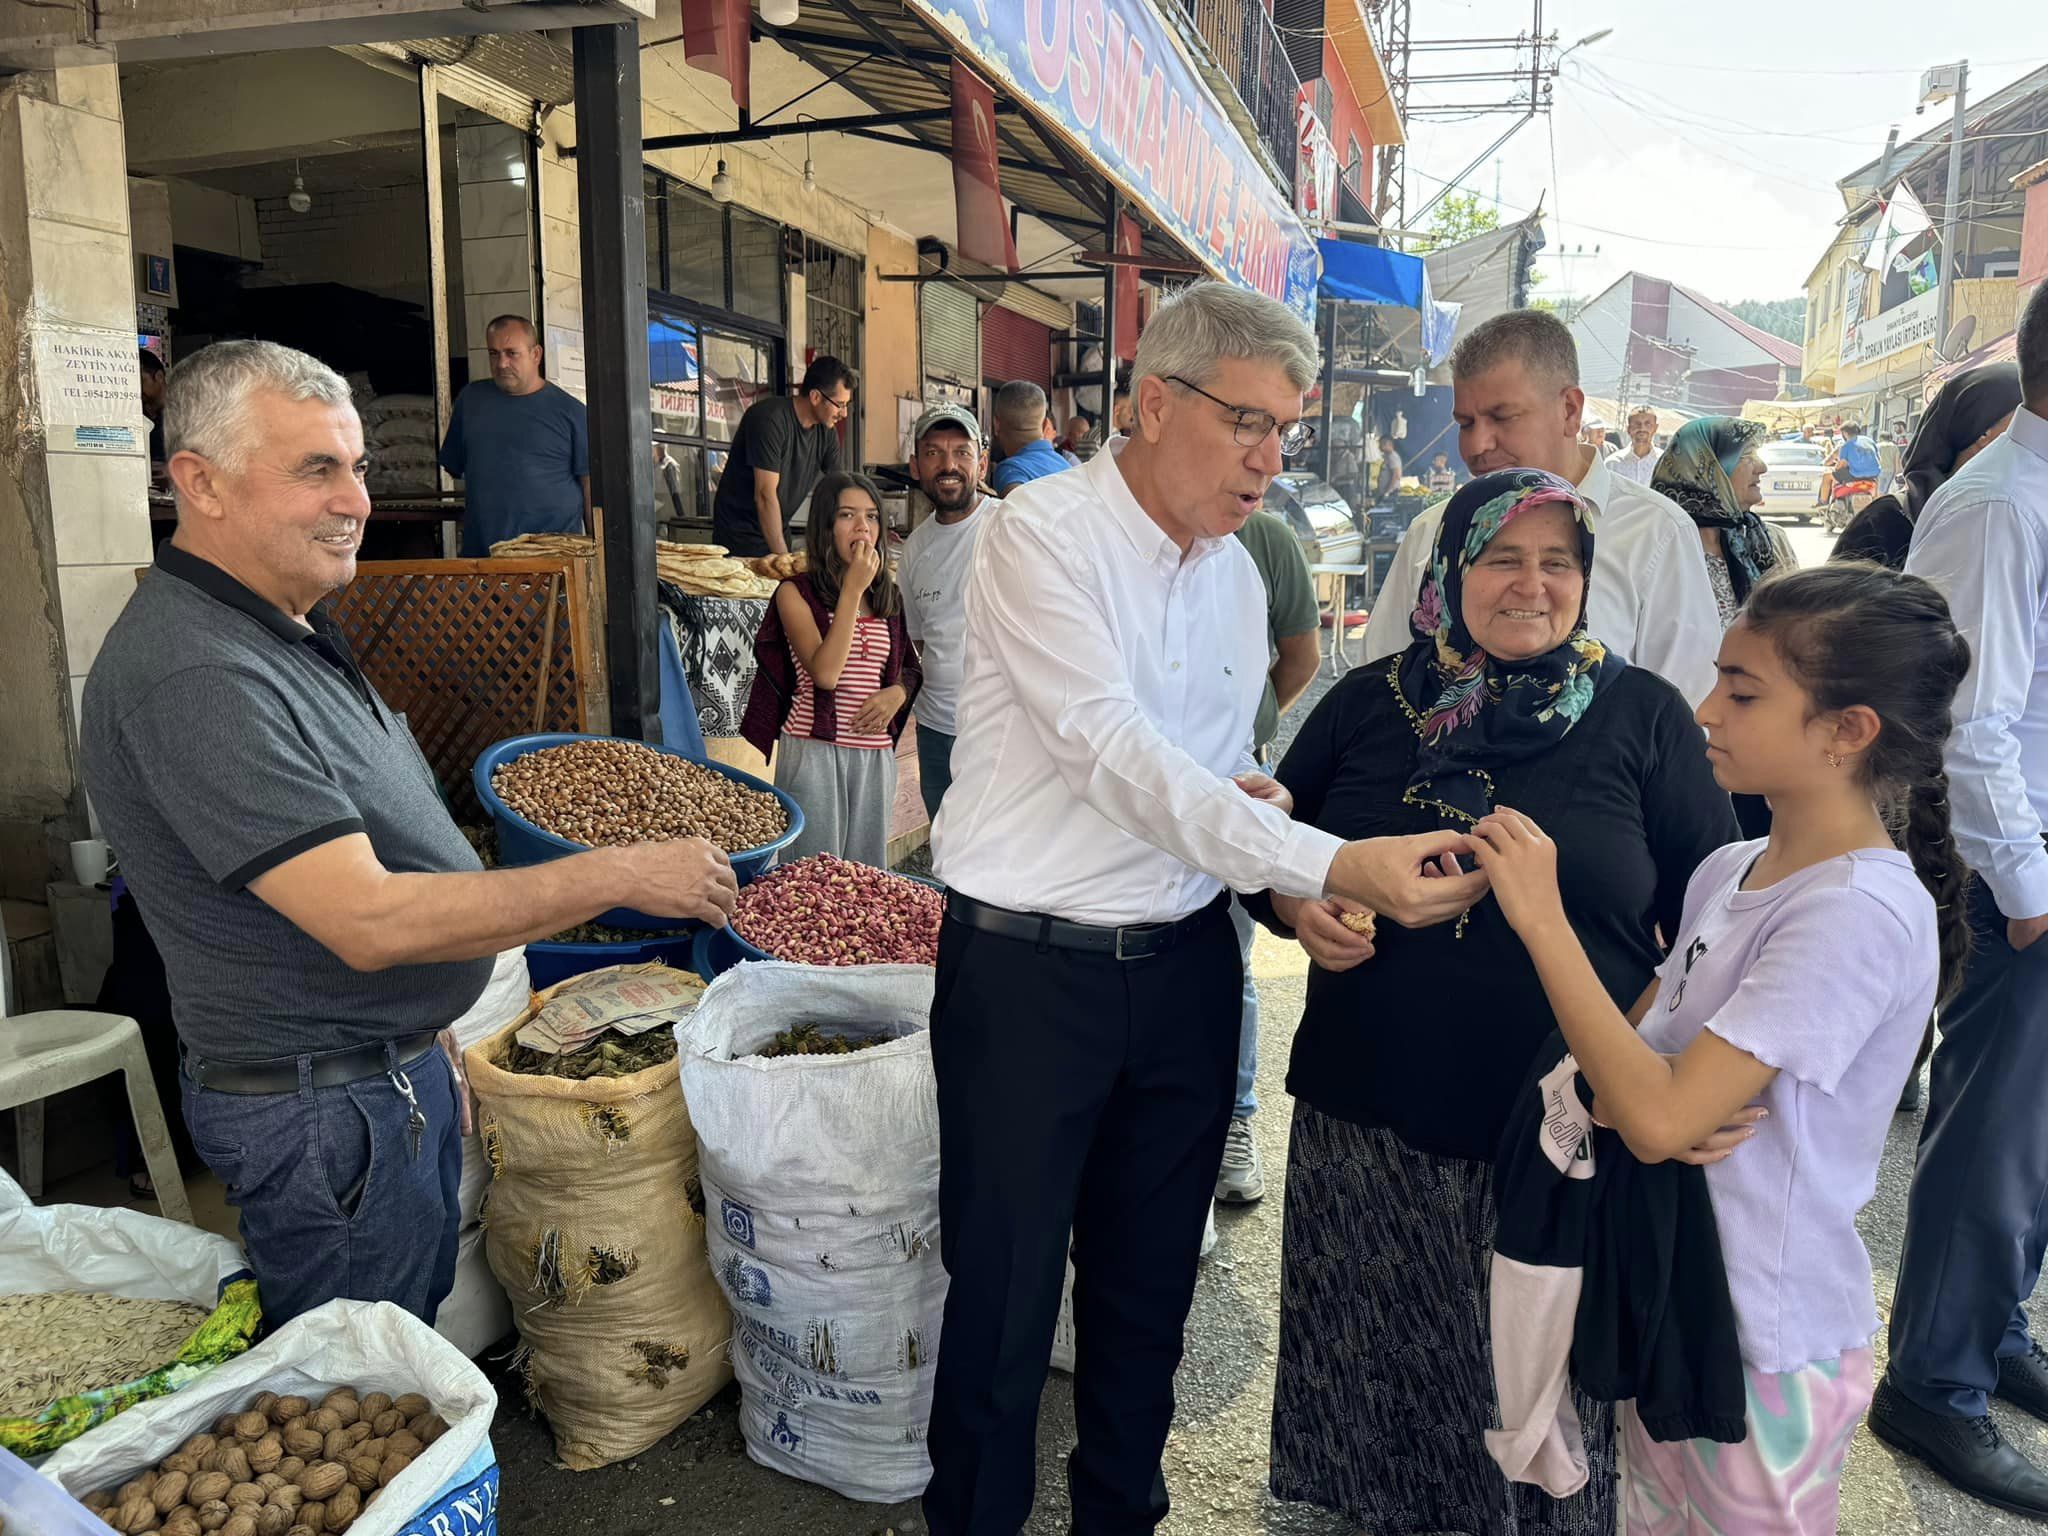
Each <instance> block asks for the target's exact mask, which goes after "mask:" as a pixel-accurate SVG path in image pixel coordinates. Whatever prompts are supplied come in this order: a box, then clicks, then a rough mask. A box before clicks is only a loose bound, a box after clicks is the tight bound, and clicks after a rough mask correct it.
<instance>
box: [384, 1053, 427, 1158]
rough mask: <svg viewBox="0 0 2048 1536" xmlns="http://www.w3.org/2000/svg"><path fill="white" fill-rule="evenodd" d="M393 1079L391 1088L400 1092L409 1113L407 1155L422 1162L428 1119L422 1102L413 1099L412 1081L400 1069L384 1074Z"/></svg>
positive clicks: (406, 1142) (406, 1137) (406, 1127)
mask: <svg viewBox="0 0 2048 1536" xmlns="http://www.w3.org/2000/svg"><path fill="white" fill-rule="evenodd" d="M384 1075H385V1076H386V1077H388V1078H390V1079H391V1086H392V1087H394V1088H396V1089H397V1090H398V1096H399V1097H400V1098H402V1099H404V1100H405V1103H406V1108H407V1110H408V1111H409V1113H408V1114H407V1115H406V1117H405V1145H406V1152H407V1155H408V1156H409V1157H410V1158H411V1159H412V1161H414V1162H418V1161H419V1160H420V1139H421V1138H422V1137H423V1136H425V1135H426V1131H427V1117H426V1115H425V1113H424V1112H422V1110H421V1109H420V1101H419V1100H418V1099H416V1098H414V1097H413V1092H412V1079H411V1078H409V1077H407V1076H406V1075H405V1073H404V1072H403V1071H402V1070H401V1069H400V1068H398V1067H395V1066H394V1067H392V1068H391V1069H390V1070H389V1071H387V1072H386V1073H385V1074H384Z"/></svg>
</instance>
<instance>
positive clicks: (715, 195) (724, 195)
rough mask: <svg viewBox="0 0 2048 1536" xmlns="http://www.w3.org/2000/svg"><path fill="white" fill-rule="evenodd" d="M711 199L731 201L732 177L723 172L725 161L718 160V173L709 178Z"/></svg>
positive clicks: (714, 200) (721, 201) (720, 201)
mask: <svg viewBox="0 0 2048 1536" xmlns="http://www.w3.org/2000/svg"><path fill="white" fill-rule="evenodd" d="M711 200H712V201H713V202H714V203H729V202H731V201H732V178H731V177H730V176H728V175H726V174H725V162H724V161H723V160H721V161H719V162H718V174H717V175H716V176H713V177H712V178H711Z"/></svg>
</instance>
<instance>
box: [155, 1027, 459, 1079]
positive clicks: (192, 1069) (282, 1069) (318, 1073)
mask: <svg viewBox="0 0 2048 1536" xmlns="http://www.w3.org/2000/svg"><path fill="white" fill-rule="evenodd" d="M439 1039H440V1033H439V1031H437V1030H431V1029H430V1030H427V1031H426V1032H425V1033H424V1034H418V1035H401V1036H400V1037H399V1038H398V1039H396V1040H392V1041H388V1042H386V1041H379V1042H378V1043H377V1044H375V1045H357V1046H351V1047H350V1048H349V1049H347V1050H345V1051H323V1052H320V1053H318V1054H316V1055H315V1056H314V1057H313V1086H314V1087H315V1088H339V1087H340V1086H342V1085H343V1084H344V1083H359V1082H361V1081H362V1080H363V1079H364V1078H366V1077H382V1076H383V1075H384V1074H385V1073H386V1072H388V1071H390V1070H391V1063H390V1058H389V1057H387V1056H386V1054H385V1049H386V1046H387V1045H389V1046H390V1047H392V1048H393V1049H394V1050H395V1051H396V1053H397V1057H398V1062H399V1065H401V1066H409V1065H410V1064H411V1063H413V1062H414V1061H417V1060H418V1059H419V1058H420V1057H422V1056H424V1055H425V1054H426V1053H427V1052H428V1051H431V1050H432V1049H433V1048H434V1046H435V1043H436V1042H437V1041H438V1040H439ZM179 1057H180V1063H179V1064H180V1065H181V1066H182V1067H183V1068H184V1070H185V1075H186V1076H187V1077H189V1078H191V1079H192V1081H193V1082H194V1083H195V1084H196V1085H198V1086H199V1087H201V1088H211V1089H212V1090H213V1091H214V1092H215V1093H297V1092H298V1091H299V1058H298V1057H296V1056H274V1057H272V1058H270V1059H269V1060H267V1061H220V1060H218V1059H215V1058H212V1057H206V1056H193V1055H189V1054H187V1053H186V1052H184V1051H183V1050H182V1049H181V1050H180V1051H179Z"/></svg>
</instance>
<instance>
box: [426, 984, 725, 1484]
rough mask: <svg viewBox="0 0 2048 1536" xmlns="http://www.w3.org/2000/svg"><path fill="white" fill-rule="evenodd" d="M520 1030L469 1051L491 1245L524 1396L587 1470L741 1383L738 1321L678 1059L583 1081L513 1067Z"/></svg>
mask: <svg viewBox="0 0 2048 1536" xmlns="http://www.w3.org/2000/svg"><path fill="white" fill-rule="evenodd" d="M575 979H576V978H571V980H572V981H573V980H575ZM563 985H568V983H563ZM557 990H559V989H558V988H553V987H551V988H549V989H548V990H547V991H545V992H542V993H539V994H538V995H537V996H536V998H535V1001H534V1006H535V1007H536V1008H538V1007H539V1006H540V1004H541V1003H543V1002H545V1001H546V1000H547V999H548V998H549V997H551V996H553V994H554V993H555V992H556V991H557ZM525 1022H526V1019H525V1017H522V1018H521V1019H519V1020H518V1021H517V1022H515V1023H513V1024H511V1025H510V1026H508V1027H507V1028H505V1029H503V1030H501V1031H499V1032H498V1033H497V1034H494V1035H492V1036H491V1037H490V1038H489V1039H487V1040H484V1041H482V1042H480V1043H479V1044H477V1045H475V1046H472V1047H471V1048H470V1050H469V1052H468V1054H467V1056H466V1057H465V1061H466V1063H467V1065H468V1069H469V1082H470V1086H471V1088H472V1089H474V1090H475V1093H476V1097H477V1104H478V1128H479V1131H480V1132H481V1134H482V1136H483V1141H484V1149H485V1152H486V1153H487V1154H488V1156H489V1157H490V1160H491V1169H492V1181H491V1189H490V1194H489V1197H488V1199H487V1200H486V1202H485V1204H484V1210H483V1216H482V1222H483V1226H484V1248H485V1252H486V1254H487V1255H488V1256H489V1259H490V1264H491V1272H492V1273H493V1274H495V1275H496V1276H497V1277H498V1281H499V1283H500V1284H502V1285H503V1286H504V1287H505V1291H506V1293H507V1294H508V1295H509V1296H510V1297H511V1299H512V1312H513V1316H514V1317H515V1318H516V1319H517V1321H518V1324H519V1334H520V1339H521V1349H520V1356H521V1360H522V1362H523V1364H522V1369H523V1373H524V1376H525V1379H526V1386H527V1394H528V1396H529V1398H530V1399H531V1400H532V1401H533V1403H534V1404H535V1405H536V1406H537V1407H539V1408H540V1409H541V1411H542V1412H544V1413H545V1414H546V1415H547V1416H548V1422H549V1423H550V1424H551V1425H553V1426H554V1431H555V1454H556V1455H557V1457H558V1458H559V1459H560V1460H561V1462H562V1464H563V1465H565V1466H567V1467H570V1468H573V1469H574V1470H576V1471H579V1472H580V1471H588V1470H590V1469H591V1468H593V1467H602V1466H607V1465H609V1464H610V1463H612V1462H615V1461H619V1460H622V1459H624V1458H625V1457H628V1456H632V1455H636V1454H638V1453H639V1452H641V1451H644V1450H646V1449H647V1447H649V1446H650V1445H652V1444H654V1442H655V1441H657V1440H659V1439H660V1438H661V1437H662V1436H663V1435H666V1434H667V1433H668V1432H669V1431H670V1430H672V1429H674V1428H675V1427H676V1426H677V1425H678V1424H680V1423H682V1422H683V1420H684V1419H686V1418H688V1417H689V1416H690V1415H691V1414H692V1413H694V1412H696V1410H697V1409H698V1408H699V1407H701V1406H702V1405H703V1403H704V1402H705V1400H706V1399H708V1398H710V1397H711V1396H712V1394H714V1393H715V1392H717V1391H718V1390H719V1389H720V1388H721V1387H723V1386H724V1385H725V1384H726V1383H727V1382H728V1381H730V1380H732V1364H731V1361H730V1358H729V1355H728V1346H729V1344H730V1341H731V1334H732V1314H731V1312H730V1311H729V1310H728V1309H727V1307H726V1304H725V1297H724V1295H723V1294H722V1293H721V1292H720V1291H719V1289H718V1283H717V1281H715V1280H714V1279H713V1278H712V1275H711V1268H710V1265H709V1262H708V1261H707V1259H706V1255H705V1243H704V1217H703V1205H704V1195H703V1189H702V1186H701V1185H700V1184H699V1182H698V1177H697V1134H696V1132H695V1131H694V1130H693V1129H692V1128H691V1125H690V1116H689V1111H688V1110H687V1109H686V1108H685V1107H684V1104H683V1091H682V1084H681V1081H680V1080H679V1078H678V1077H677V1073H676V1064H675V1063H674V1062H672V1061H671V1062H666V1063H664V1064H663V1065H661V1066H659V1067H650V1068H649V1069H648V1070H647V1071H645V1072H638V1073H635V1074H634V1075H632V1076H631V1077H621V1078H596V1079H593V1080H590V1081H586V1082H570V1081H568V1080H566V1079H563V1078H554V1077H532V1076H526V1075H523V1074H519V1073H513V1072H507V1071H505V1070H504V1069H503V1068H502V1067H501V1066H499V1065H498V1063H500V1062H502V1061H503V1060H504V1058H505V1054H506V1052H507V1050H508V1049H509V1048H510V1046H511V1044H512V1037H513V1036H514V1035H515V1034H516V1033H517V1032H518V1030H519V1028H520V1026H521V1025H523V1024H524V1023H525Z"/></svg>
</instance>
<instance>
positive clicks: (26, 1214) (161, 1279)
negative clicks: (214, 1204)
mask: <svg viewBox="0 0 2048 1536" xmlns="http://www.w3.org/2000/svg"><path fill="white" fill-rule="evenodd" d="M248 1267H249V1265H248V1261H247V1260H245V1259H244V1258H243V1257H242V1250H241V1249H240V1248H238V1247H236V1246H235V1245H234V1244H233V1243H231V1242H229V1241H228V1240H227V1239H226V1238H224V1237H216V1236H214V1235H213V1234H212V1233H211V1232H203V1231H201V1230H200V1229H199V1228H198V1227H194V1226H188V1225H187V1224H186V1223H184V1222H182V1221H166V1220H165V1219H164V1218H163V1217H161V1216H145V1215H143V1214H142V1212H140V1211H128V1210H121V1209H119V1208H116V1207H101V1206H97V1205H37V1204H36V1203H35V1202H34V1201H32V1200H30V1199H29V1197H28V1196H27V1195H26V1194H25V1193H23V1192H22V1188H21V1186H20V1185H19V1184H17V1183H15V1182H14V1180H12V1179H10V1178H8V1177H7V1175H6V1174H4V1173H0V1295H4V1296H14V1295H19V1294H20V1293H21V1292H23V1291H106V1292H109V1293H111V1294H113V1295H117V1296H139V1297H146V1298H148V1299H149V1300H152V1301H184V1302H190V1303H191V1304H192V1305H193V1306H195V1307H210V1306H212V1305H213V1304H214V1302H215V1301H216V1300H217V1299H218V1298H219V1295H220V1288H221V1286H222V1285H224V1284H225V1283H226V1282H227V1280H228V1278H229V1277H230V1276H232V1275H235V1274H238V1273H240V1272H242V1271H244V1270H247V1269H248Z"/></svg>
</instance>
